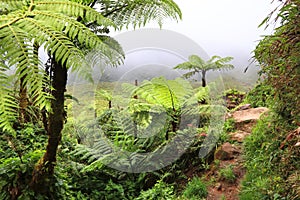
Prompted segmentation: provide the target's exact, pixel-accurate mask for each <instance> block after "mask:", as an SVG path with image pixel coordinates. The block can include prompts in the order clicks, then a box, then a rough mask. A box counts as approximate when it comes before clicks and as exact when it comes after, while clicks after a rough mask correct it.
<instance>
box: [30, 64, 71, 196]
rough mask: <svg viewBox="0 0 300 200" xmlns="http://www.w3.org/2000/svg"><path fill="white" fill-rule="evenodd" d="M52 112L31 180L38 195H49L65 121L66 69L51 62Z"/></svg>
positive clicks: (32, 186)
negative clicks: (46, 138)
mask: <svg viewBox="0 0 300 200" xmlns="http://www.w3.org/2000/svg"><path fill="white" fill-rule="evenodd" d="M52 67H53V71H52V72H53V85H52V86H53V89H54V90H53V97H54V98H55V99H54V100H52V105H51V107H52V112H51V113H49V120H48V121H49V123H48V144H47V148H46V152H45V154H44V156H43V157H42V158H41V159H40V161H39V163H38V164H37V165H36V167H35V169H34V171H33V176H32V180H31V188H32V189H33V190H34V191H35V192H38V193H43V194H47V193H50V191H49V186H50V187H51V180H53V179H52V178H53V173H54V167H55V163H56V154H57V147H58V145H59V143H60V141H61V131H62V129H63V124H64V120H65V111H64V92H65V89H66V83H67V69H66V68H65V67H63V66H61V65H60V64H59V63H57V62H55V61H53V65H52Z"/></svg>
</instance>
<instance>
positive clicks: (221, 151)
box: [215, 142, 240, 160]
mask: <svg viewBox="0 0 300 200" xmlns="http://www.w3.org/2000/svg"><path fill="white" fill-rule="evenodd" d="M239 153H240V151H239V149H238V148H237V147H235V146H233V145H232V144H230V143H229V142H226V143H224V144H223V145H222V146H220V147H219V148H218V149H217V150H216V152H215V159H217V160H231V159H233V158H234V157H235V156H236V155H238V154H239Z"/></svg>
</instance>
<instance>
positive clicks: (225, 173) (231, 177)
mask: <svg viewBox="0 0 300 200" xmlns="http://www.w3.org/2000/svg"><path fill="white" fill-rule="evenodd" d="M219 173H220V174H219V175H220V179H221V180H225V181H227V182H230V183H232V182H234V181H235V179H236V176H235V174H234V172H233V166H232V165H229V166H227V167H225V168H223V169H220V171H219Z"/></svg>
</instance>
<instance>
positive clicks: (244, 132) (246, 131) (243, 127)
mask: <svg viewBox="0 0 300 200" xmlns="http://www.w3.org/2000/svg"><path fill="white" fill-rule="evenodd" d="M248 107H249V106H247V107H245V108H248ZM268 111H269V109H268V108H265V107H258V108H248V109H242V110H237V111H235V112H233V113H230V114H228V115H227V118H233V119H234V121H235V129H236V130H237V131H235V132H233V133H229V135H230V137H231V139H232V140H234V141H238V142H243V140H244V139H245V138H246V137H247V136H248V135H250V134H251V131H252V128H253V127H254V125H255V124H256V123H257V121H258V119H259V118H260V117H261V115H262V114H264V113H267V112H268Z"/></svg>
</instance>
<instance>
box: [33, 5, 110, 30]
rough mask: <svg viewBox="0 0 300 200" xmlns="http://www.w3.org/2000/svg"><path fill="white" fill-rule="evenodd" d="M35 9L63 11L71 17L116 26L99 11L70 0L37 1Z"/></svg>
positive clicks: (106, 25)
mask: <svg viewBox="0 0 300 200" xmlns="http://www.w3.org/2000/svg"><path fill="white" fill-rule="evenodd" d="M35 9H37V10H44V11H47V10H51V11H52V12H56V13H63V14H64V15H67V16H69V17H76V18H78V17H81V18H82V19H84V20H85V21H86V22H96V23H97V24H98V25H100V26H104V27H115V24H114V23H113V22H112V21H111V20H110V19H108V18H106V17H104V16H103V15H101V14H100V13H99V12H97V11H96V10H94V9H93V8H90V7H88V6H85V5H82V4H79V3H76V2H72V1H68V0H65V1H63V0H51V1H42V0H41V1H35Z"/></svg>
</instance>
